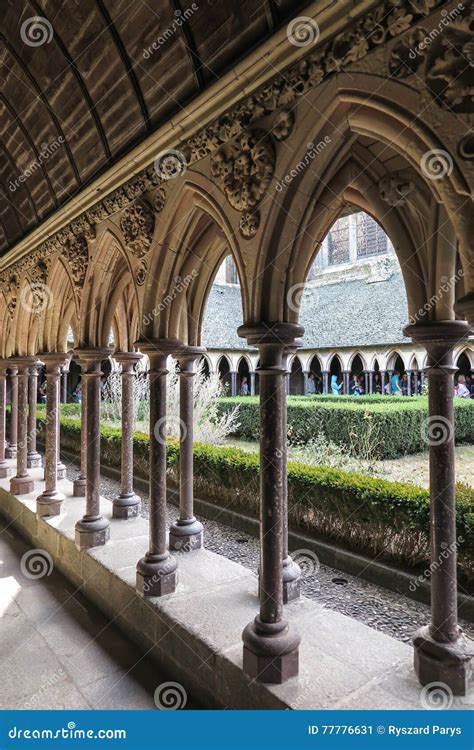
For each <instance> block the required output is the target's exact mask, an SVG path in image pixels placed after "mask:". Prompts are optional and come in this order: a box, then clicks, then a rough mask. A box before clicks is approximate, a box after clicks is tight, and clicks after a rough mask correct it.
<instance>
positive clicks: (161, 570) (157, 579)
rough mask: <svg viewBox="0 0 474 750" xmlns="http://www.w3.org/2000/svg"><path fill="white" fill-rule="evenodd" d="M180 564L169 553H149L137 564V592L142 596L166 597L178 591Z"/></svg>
mask: <svg viewBox="0 0 474 750" xmlns="http://www.w3.org/2000/svg"><path fill="white" fill-rule="evenodd" d="M177 585H178V564H177V562H176V560H175V559H174V557H171V555H170V554H169V553H168V552H165V553H164V554H163V555H152V554H150V553H149V552H147V553H146V555H145V557H142V559H141V560H139V561H138V564H137V592H138V593H139V594H141V595H142V596H165V595H166V594H172V593H174V591H176V586H177Z"/></svg>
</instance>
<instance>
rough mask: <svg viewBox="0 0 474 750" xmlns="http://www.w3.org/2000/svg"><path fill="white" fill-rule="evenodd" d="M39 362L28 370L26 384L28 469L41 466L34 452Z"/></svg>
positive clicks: (39, 458)
mask: <svg viewBox="0 0 474 750" xmlns="http://www.w3.org/2000/svg"><path fill="white" fill-rule="evenodd" d="M40 366H41V362H35V363H34V365H32V366H31V369H30V377H29V382H28V437H27V455H26V465H27V467H28V469H35V468H37V467H38V466H42V464H43V459H42V458H41V455H40V454H39V453H38V451H37V450H36V404H37V402H38V397H37V394H38V367H40Z"/></svg>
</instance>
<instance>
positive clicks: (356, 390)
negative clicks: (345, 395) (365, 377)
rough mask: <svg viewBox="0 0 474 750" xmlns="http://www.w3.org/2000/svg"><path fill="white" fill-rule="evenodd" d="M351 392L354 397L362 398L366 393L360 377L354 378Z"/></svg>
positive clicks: (355, 376)
mask: <svg viewBox="0 0 474 750" xmlns="http://www.w3.org/2000/svg"><path fill="white" fill-rule="evenodd" d="M350 391H351V395H352V396H362V394H363V392H364V391H363V388H362V384H361V382H360V379H359V376H358V375H354V377H353V378H352V383H351V388H350Z"/></svg>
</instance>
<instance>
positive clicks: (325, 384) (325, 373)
mask: <svg viewBox="0 0 474 750" xmlns="http://www.w3.org/2000/svg"><path fill="white" fill-rule="evenodd" d="M321 375H322V376H323V393H324V394H326V395H327V394H328V393H329V370H322V372H321Z"/></svg>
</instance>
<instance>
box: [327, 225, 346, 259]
mask: <svg viewBox="0 0 474 750" xmlns="http://www.w3.org/2000/svg"><path fill="white" fill-rule="evenodd" d="M349 260H350V252H349V217H348V216H343V217H342V218H341V219H339V220H338V221H337V222H336V223H335V224H334V226H333V227H332V229H331V231H330V232H329V234H328V263H329V265H330V266H334V265H337V264H339V263H348V262H349Z"/></svg>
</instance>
